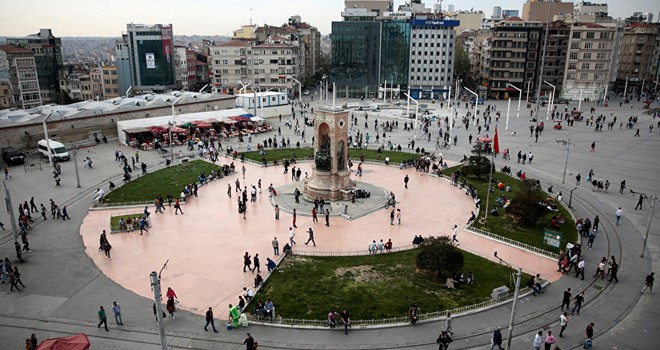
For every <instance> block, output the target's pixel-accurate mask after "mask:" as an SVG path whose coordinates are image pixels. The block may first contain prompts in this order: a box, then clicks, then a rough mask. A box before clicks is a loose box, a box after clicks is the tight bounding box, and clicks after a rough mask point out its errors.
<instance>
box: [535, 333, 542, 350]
mask: <svg viewBox="0 0 660 350" xmlns="http://www.w3.org/2000/svg"><path fill="white" fill-rule="evenodd" d="M542 343H543V331H539V332H538V333H536V335H535V336H534V350H541V344H542Z"/></svg>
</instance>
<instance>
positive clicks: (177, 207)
mask: <svg viewBox="0 0 660 350" xmlns="http://www.w3.org/2000/svg"><path fill="white" fill-rule="evenodd" d="M179 212H181V215H183V210H181V202H179V198H177V199H176V201H175V202H174V215H179Z"/></svg>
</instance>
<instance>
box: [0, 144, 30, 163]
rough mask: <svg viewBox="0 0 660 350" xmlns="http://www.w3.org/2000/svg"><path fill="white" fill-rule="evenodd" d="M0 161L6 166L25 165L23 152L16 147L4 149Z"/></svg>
mask: <svg viewBox="0 0 660 350" xmlns="http://www.w3.org/2000/svg"><path fill="white" fill-rule="evenodd" d="M2 160H4V161H5V163H6V164H8V165H18V164H23V163H25V152H23V151H21V150H20V149H18V148H16V147H5V148H3V149H2Z"/></svg>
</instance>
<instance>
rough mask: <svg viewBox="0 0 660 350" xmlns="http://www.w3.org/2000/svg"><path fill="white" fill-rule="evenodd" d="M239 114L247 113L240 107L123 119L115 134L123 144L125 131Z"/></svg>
mask: <svg viewBox="0 0 660 350" xmlns="http://www.w3.org/2000/svg"><path fill="white" fill-rule="evenodd" d="M241 115H248V113H247V112H246V111H245V110H244V109H242V108H234V109H224V110H219V111H209V112H199V113H189V114H178V115H177V116H176V117H172V116H171V115H169V116H163V117H153V118H144V119H133V120H123V121H119V122H117V135H118V136H119V142H121V143H122V144H124V145H128V142H127V139H126V136H127V135H126V134H127V133H136V132H145V131H149V130H150V129H149V128H151V127H154V126H161V127H164V128H166V127H167V126H168V123H170V122H173V123H174V124H176V125H181V124H186V123H192V122H198V121H211V120H214V121H216V122H219V123H222V122H227V121H232V119H229V118H231V117H238V116H241ZM250 116H251V115H250Z"/></svg>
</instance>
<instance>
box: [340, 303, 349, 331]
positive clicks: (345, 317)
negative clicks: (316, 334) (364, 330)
mask: <svg viewBox="0 0 660 350" xmlns="http://www.w3.org/2000/svg"><path fill="white" fill-rule="evenodd" d="M340 316H341V321H342V323H344V334H346V335H348V328H349V327H350V326H351V315H350V314H349V313H348V311H346V309H343V310H342V311H341V315H340Z"/></svg>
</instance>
